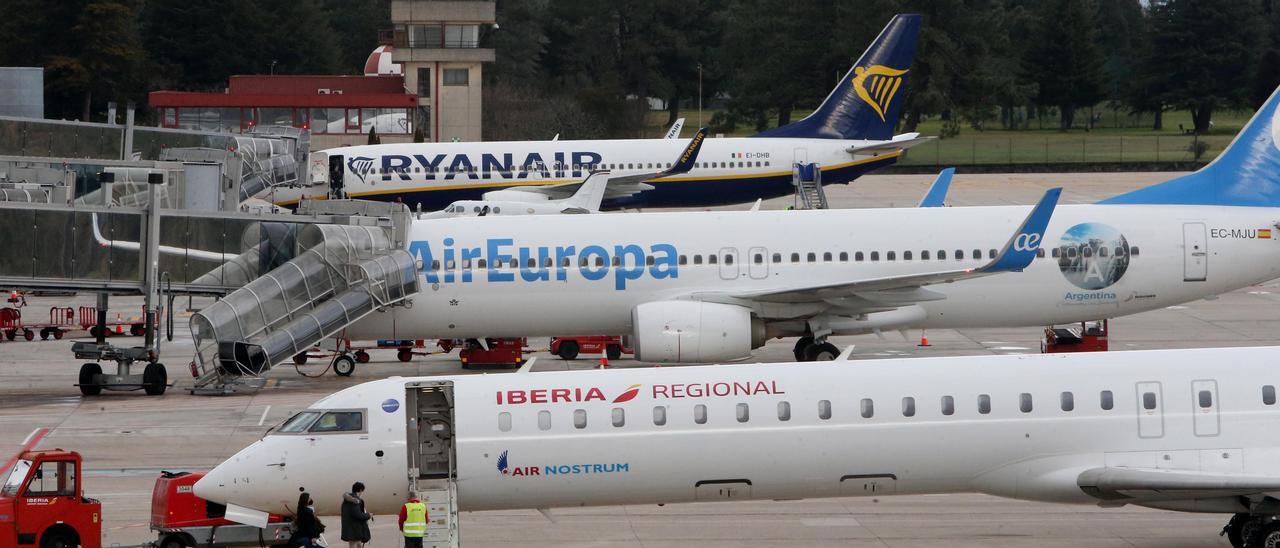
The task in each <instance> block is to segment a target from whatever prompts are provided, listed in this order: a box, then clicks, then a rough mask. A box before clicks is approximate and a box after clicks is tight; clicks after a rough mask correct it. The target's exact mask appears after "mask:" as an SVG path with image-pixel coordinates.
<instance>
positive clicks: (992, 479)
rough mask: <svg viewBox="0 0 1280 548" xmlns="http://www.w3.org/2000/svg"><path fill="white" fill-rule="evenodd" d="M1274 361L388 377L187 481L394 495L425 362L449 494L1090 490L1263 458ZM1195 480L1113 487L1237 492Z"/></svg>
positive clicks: (371, 504)
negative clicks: (444, 390)
mask: <svg viewBox="0 0 1280 548" xmlns="http://www.w3.org/2000/svg"><path fill="white" fill-rule="evenodd" d="M1277 359H1280V348H1275V347H1271V348H1237V349H1193V350H1170V351H1142V352H1113V353H1102V354H1083V355H1082V354H1066V355H1061V354H1060V355H1023V356H975V357H961V358H954V357H953V358H923V359H905V360H904V359H892V360H875V361H856V362H824V363H810V364H795V363H786V364H765V365H758V364H753V365H730V366H709V367H679V368H654V369H626V370H610V371H591V370H588V371H565V372H545V373H532V374H502V375H484V376H455V377H422V378H415V379H406V378H399V377H395V378H389V379H384V380H379V381H374V382H370V383H365V384H362V385H359V386H356V387H352V388H348V389H346V390H343V391H341V392H338V393H336V394H334V395H332V396H329V397H327V398H325V399H323V400H321V401H319V402H317V403H316V404H315V405H314V406H313V407H312V409H313V410H321V411H323V410H325V409H340V410H361V411H362V412H363V413H365V414H366V416H367V419H368V420H367V431H364V432H357V433H333V434H296V435H283V434H274V433H269V434H268V435H267V436H265V437H264V438H263V439H261V440H260V441H257V442H255V443H254V444H252V445H250V446H249V447H247V448H245V449H244V450H242V451H240V452H239V453H238V454H236V455H235V456H233V457H232V458H230V459H228V460H227V461H226V462H224V463H223V464H221V465H220V466H219V467H218V468H217V469H215V470H214V471H212V472H211V473H210V474H209V475H208V476H207V477H206V478H205V479H204V480H202V481H201V482H200V483H199V484H197V485H196V494H197V495H199V496H201V497H204V498H208V499H210V500H214V501H217V502H224V503H226V502H230V503H234V504H237V505H240V506H245V507H249V508H254V509H258V510H262V511H272V512H289V511H292V508H291V507H290V505H291V504H292V499H295V498H296V495H297V493H298V490H299V489H306V490H308V491H309V492H311V493H313V495H314V494H316V493H322V494H323V495H322V496H315V499H316V501H317V509H318V510H319V511H320V512H321V513H334V512H336V511H337V509H338V508H337V502H338V501H339V500H340V499H339V497H337V496H336V494H337V493H340V492H342V491H343V490H344V489H345V488H347V487H348V486H350V485H351V483H352V482H353V481H357V480H358V481H362V482H364V483H365V484H366V485H368V490H367V491H366V492H365V500H366V502H367V504H368V509H369V510H370V511H371V512H373V513H395V512H396V511H397V510H398V509H399V507H400V505H401V504H402V503H403V502H404V500H405V496H406V491H407V489H408V488H409V479H408V472H407V468H406V466H407V465H406V458H407V457H406V441H405V440H406V431H407V426H406V425H407V424H408V423H407V417H406V415H405V408H406V407H408V406H407V405H402V403H403V402H405V391H406V385H407V383H409V382H411V381H434V382H442V383H444V384H450V385H451V386H452V388H451V389H452V392H453V400H452V401H453V402H454V404H453V409H452V413H453V425H452V428H453V434H454V436H455V437H454V439H453V444H454V446H455V448H456V463H457V464H456V477H457V488H458V501H459V507H460V509H462V510H492V509H507V508H551V507H566V506H581V505H614V504H642V503H669V502H690V501H704V500H710V501H715V500H726V499H796V498H805V497H833V496H870V495H889V494H919V493H953V492H982V493H988V494H993V495H999V496H1005V497H1013V498H1019V499H1027V500H1042V501H1055V502H1071V503H1096V502H1098V500H1097V499H1095V498H1093V497H1091V496H1089V495H1088V494H1086V493H1085V492H1084V491H1082V490H1081V488H1080V486H1079V485H1078V484H1077V480H1078V477H1079V476H1080V474H1081V472H1083V471H1085V470H1089V469H1096V468H1099V467H1108V468H1137V469H1151V470H1157V471H1158V470H1170V471H1182V472H1191V473H1205V474H1217V475H1233V476H1244V477H1252V478H1274V477H1277V476H1280V443H1277V442H1276V440H1277V439H1278V436H1280V427H1278V426H1277V425H1278V424H1280V422H1278V421H1277V419H1278V418H1280V409H1278V408H1277V406H1276V405H1275V397H1274V394H1275V393H1274V384H1276V379H1275V378H1274V377H1275V375H1274V373H1273V371H1274V369H1275V363H1276V361H1277ZM1267 385H1271V386H1270V388H1271V391H1270V394H1271V396H1270V399H1269V400H1268V396H1267V394H1268V391H1267ZM633 390H634V394H633V395H631V397H630V398H628V394H631V392H632V391H633ZM1148 394H1150V395H1148ZM504 457H505V458H504ZM330 495H332V496H330ZM1193 497H1194V498H1195V499H1196V500H1186V499H1178V498H1176V497H1165V498H1164V499H1163V500H1148V501H1140V500H1136V499H1135V500H1132V501H1129V502H1134V503H1138V504H1144V505H1147V506H1153V507H1161V508H1170V509H1184V510H1199V511H1233V510H1232V508H1233V506H1232V505H1233V504H1236V503H1233V502H1232V498H1231V497H1229V496H1224V497H1215V496H1214V495H1213V494H1212V493H1206V492H1201V493H1199V494H1196V495H1193Z"/></svg>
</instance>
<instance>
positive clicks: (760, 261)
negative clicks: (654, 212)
mask: <svg viewBox="0 0 1280 548" xmlns="http://www.w3.org/2000/svg"><path fill="white" fill-rule="evenodd" d="M649 259H650V262H649V265H650V266H652V265H653V262H652V260H653V257H649ZM752 260H753V261H755V263H756V264H764V254H763V253H756V254H755V256H754V257H753V258H752Z"/></svg>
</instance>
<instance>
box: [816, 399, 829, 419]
mask: <svg viewBox="0 0 1280 548" xmlns="http://www.w3.org/2000/svg"><path fill="white" fill-rule="evenodd" d="M818 418H819V419H822V420H824V421H825V420H830V419H831V400H818Z"/></svg>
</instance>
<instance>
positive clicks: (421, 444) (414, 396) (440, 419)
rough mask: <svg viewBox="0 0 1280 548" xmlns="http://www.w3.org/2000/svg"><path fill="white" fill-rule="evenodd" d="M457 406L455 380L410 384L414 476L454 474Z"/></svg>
mask: <svg viewBox="0 0 1280 548" xmlns="http://www.w3.org/2000/svg"><path fill="white" fill-rule="evenodd" d="M453 408H454V399H453V383H450V382H435V381H432V382H422V383H412V384H410V385H409V386H408V387H406V394H405V417H406V419H407V420H408V435H409V470H410V478H411V479H414V480H416V479H443V478H452V477H454V475H455V472H456V469H457V467H456V465H455V460H454V451H455V447H454V429H453ZM415 472H416V474H415Z"/></svg>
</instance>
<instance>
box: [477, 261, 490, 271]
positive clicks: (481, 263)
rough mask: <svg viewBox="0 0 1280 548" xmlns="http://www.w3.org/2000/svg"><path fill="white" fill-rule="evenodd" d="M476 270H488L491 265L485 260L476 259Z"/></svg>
mask: <svg viewBox="0 0 1280 548" xmlns="http://www.w3.org/2000/svg"><path fill="white" fill-rule="evenodd" d="M476 268H479V269H481V270H484V269H486V268H489V263H487V262H485V260H484V259H476Z"/></svg>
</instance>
